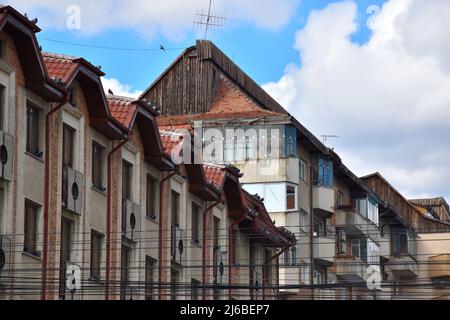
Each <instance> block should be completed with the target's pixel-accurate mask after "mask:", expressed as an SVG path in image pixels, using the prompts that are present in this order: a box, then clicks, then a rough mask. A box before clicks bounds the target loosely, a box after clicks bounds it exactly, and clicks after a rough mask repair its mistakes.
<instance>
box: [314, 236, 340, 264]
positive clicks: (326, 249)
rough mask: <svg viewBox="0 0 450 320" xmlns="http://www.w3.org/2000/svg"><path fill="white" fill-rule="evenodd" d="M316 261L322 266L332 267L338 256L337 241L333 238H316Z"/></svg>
mask: <svg viewBox="0 0 450 320" xmlns="http://www.w3.org/2000/svg"><path fill="white" fill-rule="evenodd" d="M313 250H314V259H315V260H316V263H317V264H319V265H322V266H330V265H332V264H333V263H334V256H335V255H336V240H335V239H334V238H331V237H328V238H327V237H316V238H314V247H313Z"/></svg>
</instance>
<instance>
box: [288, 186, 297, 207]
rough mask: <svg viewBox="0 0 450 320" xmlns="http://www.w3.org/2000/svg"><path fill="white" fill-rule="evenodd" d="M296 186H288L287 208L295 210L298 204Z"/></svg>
mask: <svg viewBox="0 0 450 320" xmlns="http://www.w3.org/2000/svg"><path fill="white" fill-rule="evenodd" d="M296 202H297V201H296V188H295V187H294V186H286V209H287V210H295V209H296V208H297V204H296Z"/></svg>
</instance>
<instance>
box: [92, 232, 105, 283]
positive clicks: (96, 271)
mask: <svg viewBox="0 0 450 320" xmlns="http://www.w3.org/2000/svg"><path fill="white" fill-rule="evenodd" d="M94 239H96V241H97V242H95V243H94V241H93V240H94ZM103 239H104V235H103V234H101V233H100V232H97V231H95V230H93V229H92V230H91V261H90V268H89V276H90V278H91V279H93V280H100V279H101V274H102V271H101V270H102V269H101V266H102V248H103ZM94 244H95V245H96V246H94ZM95 250H97V255H96V259H95V260H96V263H97V264H98V266H94V256H95V255H94V254H95Z"/></svg>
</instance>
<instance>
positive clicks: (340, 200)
mask: <svg viewBox="0 0 450 320" xmlns="http://www.w3.org/2000/svg"><path fill="white" fill-rule="evenodd" d="M336 203H337V205H338V207H341V206H343V205H344V194H343V193H342V192H341V191H338V192H337V201H336Z"/></svg>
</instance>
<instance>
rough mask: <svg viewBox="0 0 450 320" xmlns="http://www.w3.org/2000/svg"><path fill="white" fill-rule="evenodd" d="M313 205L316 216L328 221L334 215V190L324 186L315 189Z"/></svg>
mask: <svg viewBox="0 0 450 320" xmlns="http://www.w3.org/2000/svg"><path fill="white" fill-rule="evenodd" d="M313 205H314V211H315V213H316V214H318V215H320V216H321V217H322V218H324V219H326V218H329V217H331V215H332V214H333V213H334V190H333V189H332V188H326V187H322V186H314V188H313Z"/></svg>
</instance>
